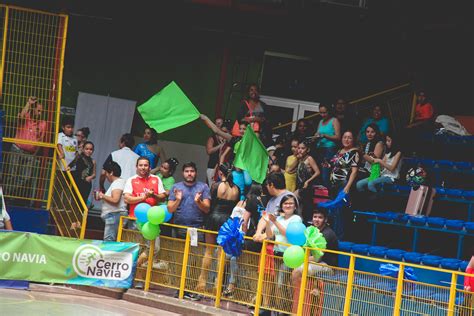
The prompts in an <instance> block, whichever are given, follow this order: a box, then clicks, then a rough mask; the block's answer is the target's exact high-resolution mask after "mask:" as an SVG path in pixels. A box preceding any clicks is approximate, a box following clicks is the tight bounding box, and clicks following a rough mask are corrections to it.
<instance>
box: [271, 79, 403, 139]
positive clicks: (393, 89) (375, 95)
mask: <svg viewBox="0 0 474 316" xmlns="http://www.w3.org/2000/svg"><path fill="white" fill-rule="evenodd" d="M408 86H410V83H404V84H402V85H399V86H396V87H393V88H390V89H386V90H383V91H381V92H376V93H373V94H371V95H368V96H366V97H363V98H359V99H356V100H352V101H349V102H348V104H355V103H359V102H361V101H365V100H369V99H372V98H375V97H377V96H379V95H383V94H386V93H390V92H393V91H396V90H399V89H402V88H406V87H408ZM318 115H319V113H313V114H310V115H308V116H305V117H303V118H301V119H303V120H308V119H311V118H313V117H316V116H318ZM301 119H298V120H301ZM298 120H294V121H290V122H288V123H284V124H281V125H278V126H275V127H273V128H272V130H277V129H280V128H285V127H287V126H290V125H292V124H293V123H296V122H298Z"/></svg>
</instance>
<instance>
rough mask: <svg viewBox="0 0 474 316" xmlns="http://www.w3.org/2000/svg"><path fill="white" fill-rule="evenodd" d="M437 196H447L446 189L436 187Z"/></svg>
mask: <svg viewBox="0 0 474 316" xmlns="http://www.w3.org/2000/svg"><path fill="white" fill-rule="evenodd" d="M435 189H436V194H437V195H446V189H445V188H442V187H436V188H435Z"/></svg>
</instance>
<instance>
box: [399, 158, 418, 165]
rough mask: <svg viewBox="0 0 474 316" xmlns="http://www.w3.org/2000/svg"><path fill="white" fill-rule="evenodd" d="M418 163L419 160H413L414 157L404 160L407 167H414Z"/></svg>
mask: <svg viewBox="0 0 474 316" xmlns="http://www.w3.org/2000/svg"><path fill="white" fill-rule="evenodd" d="M417 163H418V159H417V158H412V157H405V158H403V164H404V165H405V166H414V165H416V164H417Z"/></svg>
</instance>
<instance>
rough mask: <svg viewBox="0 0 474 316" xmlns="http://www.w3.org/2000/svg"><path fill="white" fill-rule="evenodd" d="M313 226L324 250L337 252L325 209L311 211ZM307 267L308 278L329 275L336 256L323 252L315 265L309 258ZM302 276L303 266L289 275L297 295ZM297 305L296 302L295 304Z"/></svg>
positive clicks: (337, 244)
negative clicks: (322, 243)
mask: <svg viewBox="0 0 474 316" xmlns="http://www.w3.org/2000/svg"><path fill="white" fill-rule="evenodd" d="M313 226H315V227H316V228H318V229H319V231H320V232H321V234H323V236H324V238H325V239H326V243H327V244H326V249H329V250H338V248H339V241H338V240H337V236H336V233H334V231H333V230H332V229H331V227H329V226H328V214H327V211H326V210H325V209H315V210H314V211H313ZM309 261H310V263H309V265H308V276H315V275H316V274H319V273H331V272H332V269H331V267H336V266H337V254H335V253H330V252H325V253H324V255H323V256H322V257H321V258H319V260H318V262H317V263H312V262H314V259H313V256H311V257H309ZM302 275H303V266H300V267H299V268H296V269H294V270H293V273H292V275H291V279H292V284H293V286H294V289H295V292H298V293H299V289H300V284H301V276H302ZM298 293H295V295H294V296H293V297H294V298H295V299H298V297H299V295H298ZM296 303H297V302H296Z"/></svg>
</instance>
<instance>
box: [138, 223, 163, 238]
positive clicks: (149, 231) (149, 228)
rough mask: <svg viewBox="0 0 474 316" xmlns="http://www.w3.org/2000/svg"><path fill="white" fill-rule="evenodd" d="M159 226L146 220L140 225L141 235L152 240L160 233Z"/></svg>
mask: <svg viewBox="0 0 474 316" xmlns="http://www.w3.org/2000/svg"><path fill="white" fill-rule="evenodd" d="M160 232H161V230H160V226H158V225H153V224H152V223H150V222H146V223H145V224H143V227H142V236H143V238H145V239H146V240H153V239H155V238H156V237H158V235H159V234H160Z"/></svg>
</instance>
